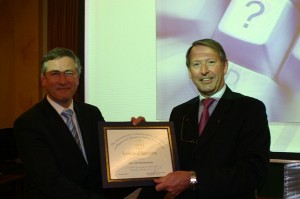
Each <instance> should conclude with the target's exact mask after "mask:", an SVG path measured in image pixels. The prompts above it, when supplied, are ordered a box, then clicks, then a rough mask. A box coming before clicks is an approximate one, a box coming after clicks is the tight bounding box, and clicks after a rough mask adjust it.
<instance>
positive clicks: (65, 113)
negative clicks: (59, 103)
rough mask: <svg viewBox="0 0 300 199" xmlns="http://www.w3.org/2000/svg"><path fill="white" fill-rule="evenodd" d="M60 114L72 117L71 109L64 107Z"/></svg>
mask: <svg viewBox="0 0 300 199" xmlns="http://www.w3.org/2000/svg"><path fill="white" fill-rule="evenodd" d="M61 115H62V116H64V117H65V118H68V119H69V118H72V115H73V111H72V110H71V109H65V110H64V111H63V112H62V113H61Z"/></svg>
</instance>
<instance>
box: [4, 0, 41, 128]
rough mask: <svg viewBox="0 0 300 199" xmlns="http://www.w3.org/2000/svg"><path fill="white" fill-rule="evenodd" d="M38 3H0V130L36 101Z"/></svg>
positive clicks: (25, 0) (12, 0)
mask: <svg viewBox="0 0 300 199" xmlns="http://www.w3.org/2000/svg"><path fill="white" fill-rule="evenodd" d="M39 2H41V1H39V0H10V1H7V0H0V38H1V42H0V55H1V59H0V128H9V127H12V124H13V122H14V120H15V118H16V117H17V116H19V115H20V114H21V113H22V112H24V111H25V110H27V109H28V108H30V107H31V106H32V105H33V104H35V103H36V102H37V101H38V100H39V96H40V86H39V81H38V78H39V59H38V58H39V57H40V49H41V48H40V39H41V37H40V34H39V33H40V20H41V16H40V15H41V12H40V9H39V8H40V3H39Z"/></svg>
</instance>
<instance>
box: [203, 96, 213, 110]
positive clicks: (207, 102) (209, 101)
mask: <svg viewBox="0 0 300 199" xmlns="http://www.w3.org/2000/svg"><path fill="white" fill-rule="evenodd" d="M213 101H215V100H214V99H213V98H206V99H203V100H202V101H201V102H202V104H203V106H204V108H208V107H209V106H210V105H211V104H212V103H213Z"/></svg>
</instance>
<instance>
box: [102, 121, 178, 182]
mask: <svg viewBox="0 0 300 199" xmlns="http://www.w3.org/2000/svg"><path fill="white" fill-rule="evenodd" d="M173 129H174V127H173V123H172V122H144V123H142V124H139V125H138V126H133V125H132V123H131V122H100V123H99V143H100V160H101V172H102V183H103V187H104V188H112V187H132V186H137V187H141V186H149V185H154V182H153V179H154V178H158V177H162V176H165V175H167V174H168V173H170V172H173V171H175V170H178V157H177V147H176V141H175V135H174V130H173Z"/></svg>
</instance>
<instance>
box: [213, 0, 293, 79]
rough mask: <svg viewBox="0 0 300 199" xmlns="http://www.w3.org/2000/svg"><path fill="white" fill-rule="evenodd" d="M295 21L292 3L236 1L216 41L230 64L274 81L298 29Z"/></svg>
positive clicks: (220, 26) (224, 18)
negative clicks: (223, 50) (221, 46)
mask: <svg viewBox="0 0 300 199" xmlns="http://www.w3.org/2000/svg"><path fill="white" fill-rule="evenodd" d="M295 19H299V13H298V11H297V9H296V8H295V7H294V5H293V4H292V3H291V2H290V1H289V0H280V1H270V0H260V1H249V0H232V1H231V2H230V4H229V7H228V9H227V10H226V12H225V14H224V16H223V18H222V20H221V22H220V24H219V26H218V28H217V30H216V32H215V34H214V36H213V38H214V39H216V40H217V41H219V42H220V43H221V44H222V45H223V46H224V48H225V51H226V52H227V56H228V59H229V60H230V61H232V62H234V63H235V64H238V65H240V66H242V67H246V68H248V69H251V70H253V71H256V72H258V73H260V74H263V75H266V76H268V77H271V78H273V77H275V76H276V74H277V73H278V72H279V69H280V66H281V64H282V62H283V59H284V57H285V54H286V52H287V51H288V49H289V46H290V45H291V43H292V41H293V38H295V35H296V32H297V30H298V27H299V22H298V20H295Z"/></svg>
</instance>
